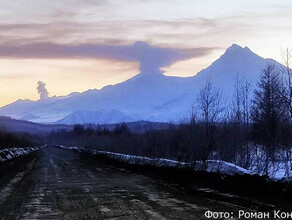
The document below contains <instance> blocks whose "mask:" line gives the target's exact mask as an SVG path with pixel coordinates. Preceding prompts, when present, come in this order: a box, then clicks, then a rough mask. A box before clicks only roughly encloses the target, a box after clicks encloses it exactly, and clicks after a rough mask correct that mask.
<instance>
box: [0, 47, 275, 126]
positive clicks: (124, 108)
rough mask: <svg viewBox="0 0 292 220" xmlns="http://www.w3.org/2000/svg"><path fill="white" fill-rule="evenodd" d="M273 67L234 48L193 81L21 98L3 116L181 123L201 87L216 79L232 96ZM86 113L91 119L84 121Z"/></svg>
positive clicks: (145, 77)
mask: <svg viewBox="0 0 292 220" xmlns="http://www.w3.org/2000/svg"><path fill="white" fill-rule="evenodd" d="M268 63H272V64H277V65H278V64H279V63H277V62H276V61H274V60H272V59H264V58H262V57H260V56H258V55H257V54H255V53H253V52H252V51H251V50H250V49H249V48H248V47H244V48H243V47H241V46H239V45H237V44H233V45H232V46H231V47H229V48H228V49H227V50H226V51H225V53H224V54H223V55H221V56H220V58H219V59H217V60H216V61H214V62H213V63H212V64H211V65H210V66H209V67H207V68H205V69H203V70H201V71H200V72H198V73H197V74H196V75H194V76H191V77H174V76H166V75H163V74H162V72H161V73H159V74H158V73H156V74H147V73H145V72H144V73H143V74H137V75H135V76H134V77H132V78H130V79H128V80H126V81H124V82H120V83H117V84H115V85H107V86H104V87H103V88H102V89H99V90H98V89H92V90H87V91H85V92H83V93H70V94H69V95H68V96H60V97H51V98H48V99H45V100H38V101H30V100H18V101H16V102H14V103H11V104H9V105H7V106H4V107H2V108H0V115H6V116H12V117H14V118H17V119H20V118H23V117H25V116H26V115H27V116H30V118H31V121H34V122H39V123H60V122H62V121H63V122H64V123H66V124H72V123H71V122H74V121H76V122H77V121H78V122H80V123H82V118H83V119H84V123H88V122H90V123H106V121H105V120H106V118H110V117H109V115H111V111H113V110H117V111H119V112H120V113H121V114H120V115H119V114H117V116H116V119H110V120H112V121H113V122H115V123H118V122H121V120H126V121H127V120H131V121H135V120H149V121H157V122H178V121H180V120H181V119H182V117H183V116H185V115H186V114H188V112H189V110H190V108H191V106H192V104H193V102H194V99H195V96H196V94H197V92H198V90H199V88H200V87H201V86H202V85H203V84H204V83H205V82H206V81H207V80H211V81H212V83H213V84H214V86H215V87H216V88H218V89H220V90H222V93H223V94H224V95H225V96H227V97H228V96H231V95H232V91H233V90H234V82H235V80H236V76H237V75H238V74H241V75H243V76H244V77H245V78H246V80H247V81H252V83H251V85H252V86H255V84H256V82H257V80H258V79H259V76H260V72H261V70H262V69H264V68H265V67H266V65H267V64H268ZM279 65H280V64H279ZM85 112H87V113H88V117H85V115H86V114H85ZM93 112H95V113H93ZM101 115H103V116H101ZM121 115H123V116H124V117H121ZM108 120H109V119H108ZM119 120H120V121H119Z"/></svg>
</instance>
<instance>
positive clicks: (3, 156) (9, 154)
mask: <svg viewBox="0 0 292 220" xmlns="http://www.w3.org/2000/svg"><path fill="white" fill-rule="evenodd" d="M45 146H46V145H44V146H40V147H27V148H22V147H20V148H18V147H14V148H5V149H1V150H0V162H4V161H7V160H11V159H14V158H16V157H20V156H24V155H27V154H29V153H32V152H34V151H37V150H40V149H42V148H44V147H45Z"/></svg>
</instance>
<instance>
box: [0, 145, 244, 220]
mask: <svg viewBox="0 0 292 220" xmlns="http://www.w3.org/2000/svg"><path fill="white" fill-rule="evenodd" d="M88 160H90V159H88ZM88 160H86V158H84V157H82V156H81V155H80V154H79V153H77V152H72V151H68V150H63V149H59V148H54V147H47V148H45V149H43V150H42V151H40V152H39V153H38V154H37V155H36V156H35V157H34V158H33V159H32V160H30V162H28V163H27V165H26V168H25V169H23V170H21V171H19V172H17V173H15V174H13V176H12V177H11V179H10V180H9V181H7V183H6V184H2V186H1V188H0V216H1V219H29V220H32V219H127V220H130V219H204V212H205V211H206V210H209V209H212V210H221V211H224V210H228V209H230V208H233V209H239V208H240V207H236V206H233V205H232V204H228V203H223V202H220V201H215V200H211V199H207V198H203V197H200V196H196V197H194V196H190V195H188V193H187V192H184V189H177V188H175V187H174V186H171V185H169V186H167V185H165V184H161V183H160V182H159V181H158V180H154V179H151V178H148V177H145V176H142V175H138V174H135V173H131V172H129V171H126V170H123V169H119V168H116V167H111V166H108V165H104V164H101V163H98V162H97V163H90V162H89V161H88Z"/></svg>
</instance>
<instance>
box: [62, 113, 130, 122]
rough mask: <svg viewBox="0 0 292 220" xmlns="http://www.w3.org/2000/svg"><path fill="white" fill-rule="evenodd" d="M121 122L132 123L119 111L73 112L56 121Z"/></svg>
mask: <svg viewBox="0 0 292 220" xmlns="http://www.w3.org/2000/svg"><path fill="white" fill-rule="evenodd" d="M123 121H127V122H130V121H134V119H132V118H131V117H128V116H126V115H125V114H123V113H122V112H120V111H117V110H112V111H108V112H106V111H102V110H100V111H75V112H73V113H72V114H70V115H68V116H66V117H65V118H63V119H61V120H59V121H57V123H58V124H72V125H73V124H84V123H86V124H115V123H119V122H123Z"/></svg>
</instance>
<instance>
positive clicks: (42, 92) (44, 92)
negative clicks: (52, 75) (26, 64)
mask: <svg viewBox="0 0 292 220" xmlns="http://www.w3.org/2000/svg"><path fill="white" fill-rule="evenodd" d="M37 90H38V93H39V94H40V99H41V100H43V99H46V98H48V97H49V92H48V90H47V89H46V84H45V83H44V82H43V81H38V87H37Z"/></svg>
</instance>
